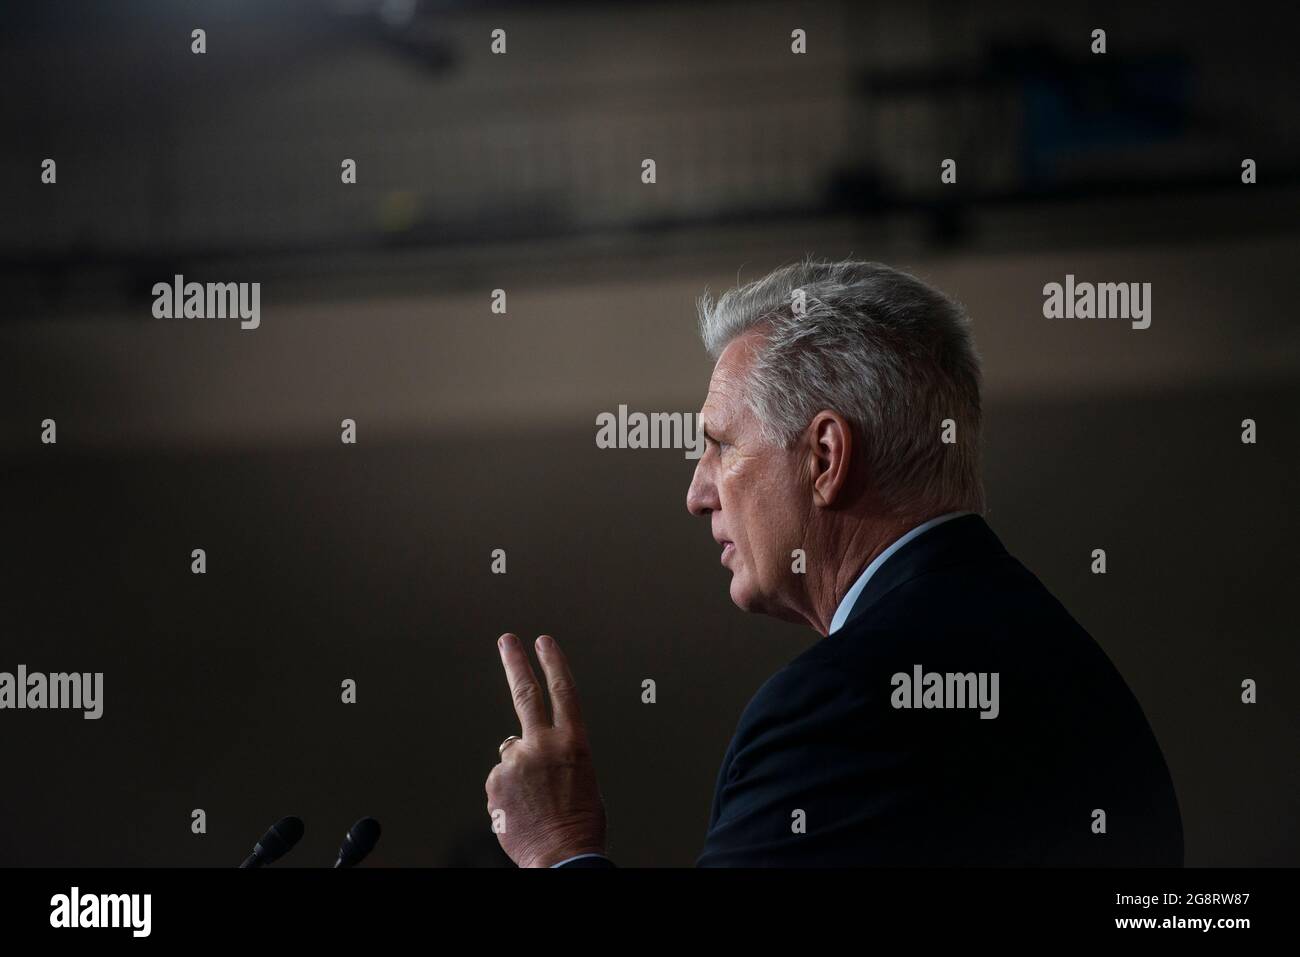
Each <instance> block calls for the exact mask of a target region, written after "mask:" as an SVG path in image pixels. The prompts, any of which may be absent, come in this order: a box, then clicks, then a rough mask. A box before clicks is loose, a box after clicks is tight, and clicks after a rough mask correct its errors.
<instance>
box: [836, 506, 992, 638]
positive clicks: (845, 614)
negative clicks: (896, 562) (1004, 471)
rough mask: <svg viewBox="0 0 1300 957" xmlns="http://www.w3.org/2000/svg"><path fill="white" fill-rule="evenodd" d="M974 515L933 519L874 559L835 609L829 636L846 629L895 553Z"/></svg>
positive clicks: (952, 513) (963, 513)
mask: <svg viewBox="0 0 1300 957" xmlns="http://www.w3.org/2000/svg"><path fill="white" fill-rule="evenodd" d="M973 514H975V513H974V512H949V513H948V514H946V515H939V516H937V517H936V518H932V519H930V520H929V521H928V522H922V523H921V524H920V525H918V526H916V528H914V529H912V530H911V531H910V532H908V533H907V534H906V535H904V536H903V537H901V538H900V539H898V540H897V541H896V542H894V543H893V544H892V545H890V546H889V547H888V548H886V549H885V550H884V551H883V552H881V553H880V554H879V555H877V556H876V557H875V558H874V559H872V561H871V564H870V565H868V566H867V567H866V570H865V571H863V573H862V574H861V575H859V576H858V580H857V581H855V582H854V583H853V587H852V588H850V589H849V591H848V594H846V595H845V596H844V598H843V600H842V601H841V602H840V606H839V607H838V608H836V609H835V617H834V618H832V619H831V630H830V631H829V632H827V635H828V636H830V635H833V634H835V632H837V631H839V630H840V629H841V628H843V627H844V623H845V622H846V621H848V620H849V614H850V613H851V612H852V611H853V606H854V605H855V604H856V603H857V600H858V598H859V597H860V596H861V595H862V590H863V589H864V588H866V587H867V582H869V581H870V580H871V576H872V575H874V574H875V573H876V570H877V569H879V568H880V566H881V565H883V564H885V562H887V561H889V558H890V556H891V555H893V554H894V552H896V551H898V550H899V549H900V548H902V547H903V546H904V545H906V544H907V543H908V542H910V541H911V540H912V539H914V538H916V537H917V536H918V535H922V534H924V533H925V532H928V531H929V530H930V529H932V528H934V527H935V526H937V525H942V524H943V523H944V522H947V521H949V520H951V519H954V518H961V517H962V516H963V515H973Z"/></svg>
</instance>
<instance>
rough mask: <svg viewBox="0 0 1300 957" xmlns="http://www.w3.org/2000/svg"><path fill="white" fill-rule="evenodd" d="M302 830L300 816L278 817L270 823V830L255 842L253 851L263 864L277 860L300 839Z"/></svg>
mask: <svg viewBox="0 0 1300 957" xmlns="http://www.w3.org/2000/svg"><path fill="white" fill-rule="evenodd" d="M304 830H305V828H304V827H303V823H302V818H300V817H283V818H280V820H278V821H276V822H275V823H274V824H272V825H271V828H270V830H268V831H267V832H266V833H265V834H263V835H262V839H261V840H260V841H258V842H257V847H255V848H254V849H253V852H254V854H256V855H257V857H259V858H260V859H261V860H262V862H263V863H265V864H270V863H271V862H272V861H277V860H279V859H280V858H282V857H284V855H286V854H288V853H289V851H291V850H292V849H293V846H294V845H295V844H297V843H298V842H299V841H301V840H302V835H303V831H304Z"/></svg>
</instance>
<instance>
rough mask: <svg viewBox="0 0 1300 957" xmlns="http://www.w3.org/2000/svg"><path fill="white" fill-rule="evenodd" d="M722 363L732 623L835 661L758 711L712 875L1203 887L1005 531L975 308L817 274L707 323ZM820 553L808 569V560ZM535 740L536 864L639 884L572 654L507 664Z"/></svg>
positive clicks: (1095, 657) (818, 265)
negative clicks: (1007, 875)
mask: <svg viewBox="0 0 1300 957" xmlns="http://www.w3.org/2000/svg"><path fill="white" fill-rule="evenodd" d="M700 326H701V332H702V334H703V338H704V344H705V347H706V348H707V349H708V351H709V353H710V354H711V355H712V356H713V357H714V358H715V360H716V365H715V367H714V370H713V377H712V380H711V382H710V383H709V392H708V397H707V398H706V400H705V402H704V406H703V409H702V411H701V418H702V428H703V429H704V431H705V434H706V437H707V446H706V449H705V452H704V454H703V455H702V456H701V458H700V459H699V461H698V463H697V465H696V469H695V475H694V478H693V479H692V481H691V485H690V488H689V490H688V491H687V495H686V506H687V508H688V509H689V510H690V511H691V513H692V514H694V515H697V516H700V517H701V518H705V519H707V520H708V522H709V526H710V530H711V532H712V533H713V537H714V539H715V540H716V541H717V542H718V545H719V546H720V547H721V550H722V553H721V561H722V564H723V565H724V566H725V567H726V568H728V569H729V570H730V571H731V576H732V577H731V598H732V601H734V602H735V604H737V605H738V606H739V607H740V608H742V609H744V610H745V611H757V612H762V613H764V614H768V615H774V616H776V617H778V618H782V619H785V620H787V621H792V622H799V623H803V624H805V625H807V626H808V627H810V628H813V629H814V630H816V631H817V633H818V634H820V635H821V636H822V638H821V640H820V641H818V642H817V643H816V644H815V645H814V646H813V647H812V648H810V649H809V650H808V651H806V652H804V653H803V654H801V655H800V656H798V657H797V658H795V660H794V661H792V662H791V663H790V664H789V665H787V666H786V667H785V668H783V669H782V670H781V671H779V672H777V673H776V674H775V675H773V676H772V677H771V678H770V679H769V680H768V681H767V682H766V683H765V684H764V685H763V686H762V687H761V688H760V689H759V690H758V692H757V694H755V696H754V698H753V700H752V701H750V703H749V705H748V707H746V709H745V711H744V713H743V715H742V716H741V718H740V722H739V725H738V726H737V728H736V732H735V735H734V737H733V738H732V741H731V744H730V746H729V747H728V748H727V751H726V754H725V756H724V758H723V761H722V767H721V769H720V770H719V773H718V780H717V787H716V790H715V792H714V797H713V806H712V812H711V814H710V817H709V826H708V833H707V835H706V837H705V841H704V848H703V852H702V854H701V855H700V858H699V864H701V865H723V866H760V865H775V866H817V865H821V866H826V865H830V866H844V865H884V866H901V865H977V866H998V865H1012V866H1042V865H1049V866H1050V865H1067V866H1068V865H1085V866H1141V865H1161V866H1181V865H1182V861H1183V838H1182V823H1181V819H1180V816H1179V811H1178V803H1177V799H1176V797H1175V794H1174V789H1173V784H1172V782H1171V780H1170V776H1169V771H1168V769H1167V768H1166V766H1165V762H1164V758H1163V756H1162V755H1161V752H1160V748H1159V745H1158V744H1157V743H1156V740H1155V737H1154V735H1153V734H1152V732H1151V728H1150V726H1149V725H1148V723H1147V720H1146V717H1145V716H1144V715H1143V713H1142V710H1141V708H1140V707H1139V705H1138V703H1137V701H1136V699H1135V698H1134V696H1133V694H1132V692H1131V691H1130V690H1129V688H1128V686H1127V685H1126V684H1125V682H1124V679H1123V678H1122V677H1121V676H1120V674H1119V673H1118V672H1117V671H1116V670H1115V668H1114V666H1113V665H1112V664H1111V662H1110V661H1109V659H1107V657H1106V655H1105V653H1104V652H1103V651H1102V650H1101V648H1100V647H1099V646H1098V645H1097V643H1096V642H1095V641H1093V639H1092V638H1091V637H1090V636H1089V635H1088V634H1087V632H1085V631H1084V630H1083V628H1081V627H1080V626H1079V625H1078V624H1077V623H1076V622H1075V621H1074V619H1073V618H1071V617H1070V615H1069V613H1068V612H1067V611H1066V610H1065V608H1063V607H1062V606H1061V604H1060V603H1059V602H1058V601H1057V600H1056V599H1055V598H1053V597H1052V595H1051V594H1050V593H1049V592H1048V591H1047V589H1046V588H1044V587H1043V585H1042V584H1041V583H1040V582H1039V581H1038V579H1037V578H1035V577H1034V576H1033V574H1031V573H1030V572H1029V571H1028V570H1027V569H1026V568H1025V567H1024V566H1023V565H1021V564H1020V562H1018V561H1017V560H1016V559H1015V558H1013V557H1012V556H1011V555H1009V554H1008V553H1007V551H1006V549H1005V548H1004V547H1003V546H1002V543H1001V542H1000V541H999V540H998V538H997V536H996V535H995V534H994V533H993V531H992V529H990V527H989V526H988V524H987V523H986V522H985V521H984V519H983V517H982V514H983V512H984V490H983V482H982V479H981V474H980V422H981V411H980V368H979V360H978V357H977V355H976V353H975V349H974V343H973V341H972V336H971V332H970V324H969V320H968V319H967V317H966V315H965V314H964V312H963V310H962V309H961V307H960V306H958V305H957V304H956V303H955V302H953V301H952V300H950V299H948V298H947V297H946V296H944V295H943V294H942V293H940V292H938V291H937V290H935V289H932V288H931V287H929V286H927V285H926V284H924V283H922V282H921V281H920V280H918V279H916V278H914V277H912V276H909V275H907V274H905V273H902V272H899V271H897V270H895V269H891V268H889V267H887V266H883V265H880V264H878V263H864V262H854V261H846V262H835V263H825V262H812V261H808V262H804V263H799V264H795V265H792V266H786V267H783V268H781V269H778V270H776V271H775V272H773V273H771V274H770V275H768V276H766V277H764V278H762V279H759V280H757V281H755V282H751V283H749V284H748V285H745V286H742V287H740V288H737V289H733V290H731V291H730V292H727V293H726V294H725V295H723V296H722V297H721V298H720V299H718V300H717V301H716V302H714V301H711V300H710V299H709V298H708V297H705V298H703V299H702V300H701V302H700ZM797 556H802V557H803V561H802V562H800V561H798V560H797V559H796V557H797ZM499 648H500V652H501V658H502V663H503V665H504V667H505V670H506V675H507V679H508V681H509V684H510V688H511V693H512V695H513V698H514V702H515V708H516V711H517V713H518V716H519V720H520V723H521V736H515V735H512V736H510V737H509V738H507V739H506V740H505V741H504V742H502V744H501V747H500V753H501V763H500V764H498V765H497V766H496V767H495V768H494V769H493V771H492V773H491V774H490V775H489V777H488V779H487V784H486V790H487V795H488V808H489V811H490V812H492V813H493V814H494V815H498V816H499V815H502V814H503V815H504V821H505V823H506V828H505V830H504V832H503V833H500V834H499V835H498V836H499V838H500V841H501V845H502V847H503V848H504V849H505V850H506V852H507V853H508V854H509V855H510V857H511V858H512V859H513V860H514V861H515V863H517V864H519V865H520V866H542V867H549V866H557V865H563V866H589V867H590V866H598V867H606V866H612V862H611V861H609V859H608V858H606V857H605V815H604V808H603V805H602V802H601V798H600V792H599V788H598V786H597V781H596V774H595V771H594V768H593V765H592V761H591V756H590V751H589V749H588V747H587V737H586V731H585V728H584V725H583V722H582V716H581V712H580V709H579V706H578V696H577V691H576V687H575V685H574V682H573V679H572V677H571V675H570V672H569V668H568V665H567V663H566V661H565V659H564V656H563V654H562V652H561V651H560V649H559V647H558V645H556V643H555V642H554V640H552V639H551V638H549V637H548V636H545V635H544V636H542V637H541V638H539V639H538V641H537V645H536V650H537V655H538V659H539V661H540V663H541V666H542V670H543V672H544V673H545V677H546V682H547V686H548V689H549V694H550V699H551V706H552V708H551V713H549V714H548V711H547V707H546V703H545V697H544V695H543V692H542V688H541V685H540V684H539V683H538V680H537V678H536V676H535V675H534V673H533V670H532V667H531V665H530V664H529V662H528V657H527V654H526V652H525V651H524V649H523V648H522V646H521V645H520V643H519V641H518V640H517V639H516V638H515V637H514V636H513V635H504V636H502V638H501V640H500V642H499Z"/></svg>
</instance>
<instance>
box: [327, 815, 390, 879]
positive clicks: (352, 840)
mask: <svg viewBox="0 0 1300 957" xmlns="http://www.w3.org/2000/svg"><path fill="white" fill-rule="evenodd" d="M380 832H381V828H380V827H379V822H378V821H376V820H375V819H374V818H373V817H363V818H362V819H361V820H359V821H357V823H356V824H353V825H352V827H351V829H349V831H348V833H347V834H346V835H344V837H343V843H342V844H341V845H339V860H338V863H337V864H335V865H334V866H335V867H352V866H354V865H356V864H360V863H361V861H362V860H363V859H364V858H365V856H366V855H367V854H369V853H370V852H371V851H373V850H374V849H375V845H376V844H378V843H379V835H380Z"/></svg>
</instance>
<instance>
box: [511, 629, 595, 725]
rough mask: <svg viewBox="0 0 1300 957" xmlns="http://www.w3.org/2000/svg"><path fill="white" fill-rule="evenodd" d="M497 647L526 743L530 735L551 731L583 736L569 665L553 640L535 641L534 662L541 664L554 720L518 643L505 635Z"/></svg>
mask: <svg viewBox="0 0 1300 957" xmlns="http://www.w3.org/2000/svg"><path fill="white" fill-rule="evenodd" d="M497 647H498V649H499V650H500V652H501V666H502V667H503V668H504V669H505V672H506V681H507V682H509V684H510V696H511V698H512V699H513V700H514V703H515V714H517V715H518V716H519V726H520V728H521V729H522V733H523V737H524V738H525V739H527V737H528V735H529V734H530V733H531V732H533V731H535V730H539V729H542V728H550V727H555V728H566V729H568V730H570V731H573V732H575V733H578V734H581V733H583V725H582V710H581V708H580V707H579V705H578V689H577V686H576V685H575V684H574V682H573V674H572V673H571V672H570V671H569V662H568V660H567V659H566V658H565V657H564V652H562V651H561V650H560V646H559V645H558V644H556V642H555V639H554V638H552V637H551V636H550V635H542V636H541V637H540V638H538V639H537V659H538V661H540V662H541V663H542V671H543V673H545V675H546V685H547V689H548V690H549V692H550V696H551V710H552V712H553V719H552V718H551V717H548V716H547V713H546V702H545V700H544V699H543V696H542V688H541V685H539V684H538V683H537V676H536V674H534V673H533V666H532V665H531V664H530V663H529V661H528V654H527V653H526V652H525V651H524V648H523V645H522V644H521V643H520V642H519V639H518V638H516V637H515V636H514V635H512V634H504V635H502V636H501V638H500V639H499V640H498V641H497Z"/></svg>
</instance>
